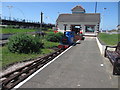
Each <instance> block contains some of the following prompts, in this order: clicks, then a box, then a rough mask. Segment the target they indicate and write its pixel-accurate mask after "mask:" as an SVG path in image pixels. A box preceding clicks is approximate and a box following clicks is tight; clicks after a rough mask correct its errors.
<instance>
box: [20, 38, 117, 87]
mask: <svg viewBox="0 0 120 90" xmlns="http://www.w3.org/2000/svg"><path fill="white" fill-rule="evenodd" d="M20 88H118V77H117V76H113V75H112V65H111V63H110V62H109V61H108V59H105V58H104V57H103V56H102V55H101V54H100V51H99V48H98V46H97V42H96V39H95V38H86V39H85V40H84V41H82V42H81V44H77V45H76V46H73V47H72V48H71V49H70V50H68V51H67V52H66V53H65V54H63V55H62V56H60V57H59V58H58V59H56V60H55V61H54V62H53V63H51V64H50V65H48V66H47V67H46V68H44V69H43V70H42V71H41V72H39V73H38V74H37V75H35V76H34V77H33V78H31V79H30V80H29V81H27V82H26V83H24V84H23V85H22V86H21V87H20Z"/></svg>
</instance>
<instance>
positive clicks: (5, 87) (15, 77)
mask: <svg viewBox="0 0 120 90" xmlns="http://www.w3.org/2000/svg"><path fill="white" fill-rule="evenodd" d="M63 51H64V50H63V49H59V50H57V51H56V52H53V53H51V54H49V55H46V56H44V57H41V58H38V59H36V60H35V61H34V62H33V63H30V64H28V65H25V66H24V67H21V68H18V69H16V70H15V71H12V72H10V73H7V74H5V75H3V76H2V77H0V81H1V83H0V86H1V89H2V90H10V89H12V88H14V87H15V86H16V85H17V84H19V83H20V82H21V81H23V80H25V79H26V78H27V77H29V76H30V75H31V74H33V73H34V72H35V71H37V70H38V69H40V68H41V67H43V66H44V65H45V64H47V63H48V62H49V61H51V60H52V59H54V58H55V57H56V56H58V55H59V54H60V53H61V52H63Z"/></svg>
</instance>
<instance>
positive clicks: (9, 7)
mask: <svg viewBox="0 0 120 90" xmlns="http://www.w3.org/2000/svg"><path fill="white" fill-rule="evenodd" d="M7 7H8V9H9V20H11V8H13V6H7Z"/></svg>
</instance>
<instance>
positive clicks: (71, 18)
mask: <svg viewBox="0 0 120 90" xmlns="http://www.w3.org/2000/svg"><path fill="white" fill-rule="evenodd" d="M99 24H100V13H85V9H84V8H82V7H81V6H76V7H74V8H73V9H72V14H60V15H59V16H58V18H57V20H56V26H57V28H58V31H60V32H64V31H65V30H66V31H67V30H71V31H77V30H78V31H79V30H82V31H83V33H84V34H85V35H96V34H97V32H98V31H99Z"/></svg>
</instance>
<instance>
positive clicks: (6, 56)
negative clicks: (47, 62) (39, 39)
mask: <svg viewBox="0 0 120 90" xmlns="http://www.w3.org/2000/svg"><path fill="white" fill-rule="evenodd" d="M58 44H59V43H55V42H49V41H46V40H44V47H45V48H43V49H41V53H39V54H35V53H32V54H18V53H11V52H10V51H9V50H8V48H7V46H4V47H0V50H1V49H2V50H1V51H2V67H5V66H6V65H9V64H11V63H15V62H19V61H24V60H28V59H34V58H37V57H40V56H43V55H44V54H49V53H51V52H54V50H53V49H50V48H52V47H56V46H57V45H58ZM0 66H1V65H0Z"/></svg>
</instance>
